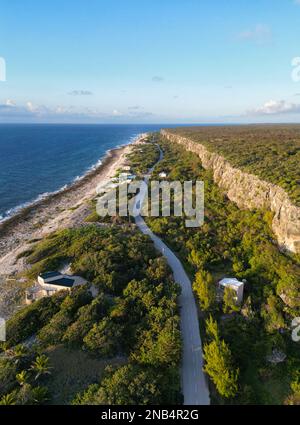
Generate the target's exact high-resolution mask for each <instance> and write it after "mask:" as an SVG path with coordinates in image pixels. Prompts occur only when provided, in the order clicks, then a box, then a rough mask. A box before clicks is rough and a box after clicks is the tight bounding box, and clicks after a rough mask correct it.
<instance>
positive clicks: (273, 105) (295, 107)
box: [248, 100, 300, 115]
mask: <svg viewBox="0 0 300 425" xmlns="http://www.w3.org/2000/svg"><path fill="white" fill-rule="evenodd" d="M287 113H291V114H292V113H300V104H296V103H289V102H286V101H285V100H269V101H268V102H266V103H265V104H264V105H262V106H261V107H259V108H256V109H252V110H250V111H248V114H249V115H279V114H287Z"/></svg>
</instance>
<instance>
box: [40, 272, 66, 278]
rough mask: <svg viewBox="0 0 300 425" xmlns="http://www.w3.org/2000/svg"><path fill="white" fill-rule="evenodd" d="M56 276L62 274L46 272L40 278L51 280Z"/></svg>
mask: <svg viewBox="0 0 300 425" xmlns="http://www.w3.org/2000/svg"><path fill="white" fill-rule="evenodd" d="M56 276H61V273H59V272H45V273H41V274H40V277H41V278H42V279H50V278H52V277H56Z"/></svg>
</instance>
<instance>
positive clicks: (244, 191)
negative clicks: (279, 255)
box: [161, 130, 300, 253]
mask: <svg viewBox="0 0 300 425" xmlns="http://www.w3.org/2000/svg"><path fill="white" fill-rule="evenodd" d="M161 134H162V135H164V136H165V137H166V138H167V139H168V140H169V141H171V142H175V143H179V144H181V145H183V146H184V147H185V148H186V149H187V150H189V151H191V152H194V153H196V154H197V155H199V158H200V159H201V162H202V165H203V167H204V168H206V169H211V170H212V171H213V176H214V181H215V183H216V184H218V185H219V186H220V187H221V188H223V189H224V190H225V191H226V193H227V196H228V198H229V199H230V200H231V201H233V202H235V203H236V204H237V205H238V206H239V207H240V208H247V209H269V210H271V211H272V212H273V213H274V218H273V223H272V227H273V231H274V233H275V235H276V237H277V239H278V243H279V245H281V246H282V247H285V248H286V249H288V250H289V251H292V252H296V253H300V208H299V207H296V206H295V205H293V204H292V202H291V201H290V199H289V197H288V195H287V193H286V192H285V191H284V189H282V188H281V187H279V186H276V185H274V184H272V183H268V182H266V181H263V180H261V179H259V178H258V177H257V176H255V175H252V174H248V173H246V172H244V171H242V170H240V169H238V168H235V167H233V166H232V165H230V163H229V162H228V161H227V160H226V159H225V158H224V157H222V156H220V155H218V154H216V153H214V152H210V151H209V150H208V149H207V148H206V147H205V146H203V145H201V144H200V143H196V142H194V141H192V140H190V139H187V138H184V137H181V136H178V135H175V134H173V133H170V132H168V131H166V130H162V131H161Z"/></svg>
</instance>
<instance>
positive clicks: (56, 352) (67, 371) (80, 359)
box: [46, 345, 126, 405]
mask: <svg viewBox="0 0 300 425" xmlns="http://www.w3.org/2000/svg"><path fill="white" fill-rule="evenodd" d="M46 354H47V355H48V356H49V358H50V362H51V366H52V367H53V369H52V375H51V378H50V379H49V381H48V383H49V385H48V388H49V392H50V394H51V395H52V398H51V401H50V402H49V403H50V404H56V405H57V404H70V402H71V401H72V400H73V398H74V397H75V395H76V394H77V393H78V392H82V391H83V390H85V389H86V388H87V387H88V386H89V385H90V384H92V383H95V384H98V383H99V382H100V380H101V378H102V375H103V371H104V369H105V367H106V366H107V365H113V366H122V365H124V364H125V363H126V358H120V357H119V358H113V359H109V360H104V359H98V358H95V357H92V356H90V355H89V354H88V353H85V352H84V351H82V350H80V349H76V350H74V349H72V350H71V349H67V348H65V347H64V346H62V345H59V346H55V347H50V348H49V349H48V350H47V351H46Z"/></svg>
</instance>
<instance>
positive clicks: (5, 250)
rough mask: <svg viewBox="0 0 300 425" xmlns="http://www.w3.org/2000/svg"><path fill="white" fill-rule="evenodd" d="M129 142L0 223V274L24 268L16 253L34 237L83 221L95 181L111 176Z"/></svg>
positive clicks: (13, 272)
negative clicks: (77, 179)
mask: <svg viewBox="0 0 300 425" xmlns="http://www.w3.org/2000/svg"><path fill="white" fill-rule="evenodd" d="M143 137H144V135H142V136H140V137H138V138H137V139H136V140H135V141H134V142H133V143H131V144H129V145H125V146H122V147H119V148H116V149H113V150H111V151H109V152H108V154H107V156H106V157H105V158H104V160H103V162H102V164H100V165H99V166H98V167H97V168H96V169H95V170H93V171H91V172H89V173H88V174H86V175H85V176H84V177H83V178H82V179H80V180H79V181H77V182H75V183H74V184H72V185H71V186H69V187H68V188H66V189H65V190H63V191H61V192H58V193H55V194H53V195H50V196H49V197H47V198H45V199H42V200H40V201H39V202H37V203H35V204H33V205H31V206H29V207H27V208H24V209H23V210H21V211H20V212H19V213H17V214H16V215H15V216H13V217H11V218H10V219H8V220H6V221H4V222H2V223H1V224H0V277H2V278H4V277H6V276H17V275H18V274H20V273H21V272H23V271H24V270H25V269H26V263H25V260H24V258H20V257H19V255H20V254H21V253H22V252H24V251H26V250H27V249H28V248H30V244H31V243H32V242H34V241H35V240H39V239H42V238H43V237H44V236H45V235H47V234H49V233H50V232H53V231H55V230H57V229H60V228H67V227H74V226H77V225H80V224H82V223H83V222H84V219H85V218H86V217H87V216H88V215H89V213H90V212H91V206H90V201H91V200H92V199H93V198H94V197H95V195H96V187H97V185H98V184H99V183H102V182H104V181H106V180H109V179H110V178H112V177H113V176H114V175H115V173H116V171H117V170H118V169H119V168H122V166H123V165H124V164H125V163H126V156H127V154H129V153H130V151H131V149H132V146H133V144H135V143H138V142H140V141H141V139H142V138H143Z"/></svg>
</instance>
